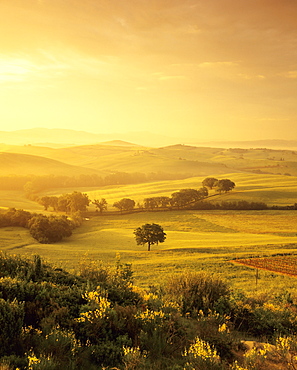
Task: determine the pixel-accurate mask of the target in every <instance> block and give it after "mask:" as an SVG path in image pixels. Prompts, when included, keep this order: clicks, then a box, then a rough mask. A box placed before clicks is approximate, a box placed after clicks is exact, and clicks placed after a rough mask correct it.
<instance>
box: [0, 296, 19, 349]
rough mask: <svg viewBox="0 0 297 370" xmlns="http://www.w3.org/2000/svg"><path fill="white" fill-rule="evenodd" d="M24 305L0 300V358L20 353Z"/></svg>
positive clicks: (15, 301) (14, 301)
mask: <svg viewBox="0 0 297 370" xmlns="http://www.w3.org/2000/svg"><path fill="white" fill-rule="evenodd" d="M23 320H24V304H23V303H19V302H18V301H17V300H13V301H12V302H9V301H5V300H4V299H2V298H1V299H0V327H1V331H0V356H4V355H11V354H18V353H20V341H21V333H22V326H23Z"/></svg>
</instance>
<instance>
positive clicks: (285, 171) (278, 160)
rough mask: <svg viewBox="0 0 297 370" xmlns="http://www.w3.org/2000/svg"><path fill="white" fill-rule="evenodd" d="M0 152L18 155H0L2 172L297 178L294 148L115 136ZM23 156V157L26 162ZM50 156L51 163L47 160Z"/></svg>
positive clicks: (1, 148) (4, 147)
mask: <svg viewBox="0 0 297 370" xmlns="http://www.w3.org/2000/svg"><path fill="white" fill-rule="evenodd" d="M0 152H4V153H6V154H9V153H10V154H11V155H12V154H13V153H15V154H16V153H17V154H18V155H19V156H15V157H14V160H13V161H12V162H11V163H10V164H8V163H9V160H11V158H12V156H11V158H8V157H7V158H5V159H4V157H3V154H2V157H3V160H1V166H2V169H1V167H0V172H1V173H2V174H3V173H8V172H9V171H10V172H11V171H13V173H16V172H18V171H19V172H20V173H24V172H27V173H28V171H29V173H34V171H35V170H36V171H38V168H37V167H38V166H39V167H40V170H39V172H38V173H39V174H41V173H56V172H57V173H61V172H62V173H63V174H65V175H66V174H67V173H75V174H77V173H78V174H80V173H85V174H87V173H97V174H98V175H100V176H105V175H108V174H112V173H116V172H127V173H142V174H143V173H144V174H147V175H150V176H149V177H150V178H154V174H158V178H167V177H166V176H167V175H171V176H170V178H181V177H183V178H185V177H193V176H222V175H224V174H228V173H235V172H242V173H248V172H251V173H258V174H274V175H287V176H290V175H291V176H297V152H296V151H294V150H276V149H265V148H258V149H244V148H228V149H225V148H211V147H197V146H191V145H181V144H178V145H170V146H163V147H159V148H148V147H141V146H138V145H135V144H132V143H129V142H125V141H118V140H115V141H110V142H107V143H100V144H92V145H80V146H71V147H64V148H48V147H41V146H33V145H25V146H24V145H23V146H16V145H15V146H12V145H7V144H0ZM22 155H23V156H22ZM26 156H27V157H26ZM29 156H33V157H34V158H35V160H33V159H32V158H31V159H30V161H29V159H28V158H29ZM24 158H27V161H28V162H26V164H24V161H25V159H24ZM36 158H39V159H38V160H37V159H36ZM42 158H43V160H44V161H45V162H44V163H43V164H42V163H41V162H40V161H41V159H42ZM48 160H53V161H54V162H46V161H48ZM3 161H4V162H3ZM37 163H41V164H40V165H39V164H38V165H37ZM32 166H33V167H32ZM34 166H35V167H36V168H35V167H34ZM63 166H64V167H63ZM65 166H66V167H65ZM67 166H68V167H67ZM69 166H70V167H69ZM32 168H34V171H33V170H32ZM55 169H56V172H55ZM11 173H12V172H11ZM159 175H161V176H159Z"/></svg>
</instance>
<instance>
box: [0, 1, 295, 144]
mask: <svg viewBox="0 0 297 370" xmlns="http://www.w3.org/2000/svg"><path fill="white" fill-rule="evenodd" d="M296 20H297V1H296V0H83V1H82V0H1V1H0V105H1V108H0V130H7V131H9V130H17V129H25V128H33V127H48V128H69V129H75V130H84V131H90V132H95V133H114V132H130V131H149V132H153V133H159V134H167V135H170V136H174V137H177V138H181V137H183V138H184V137H186V138H192V139H196V140H199V141H204V140H205V141H207V140H250V139H296V138H297V21H296Z"/></svg>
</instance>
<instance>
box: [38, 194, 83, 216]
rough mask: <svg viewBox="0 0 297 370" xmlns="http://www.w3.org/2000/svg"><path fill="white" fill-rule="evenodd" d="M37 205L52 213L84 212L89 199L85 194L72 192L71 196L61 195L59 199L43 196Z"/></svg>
mask: <svg viewBox="0 0 297 370" xmlns="http://www.w3.org/2000/svg"><path fill="white" fill-rule="evenodd" d="M39 203H40V204H41V205H42V206H44V209H45V210H47V209H48V208H50V207H51V208H52V209H53V210H54V211H60V212H67V213H74V212H77V211H80V212H85V211H86V210H87V206H88V205H89V204H90V199H89V198H88V195H87V194H83V193H81V192H78V191H74V192H73V193H72V194H63V195H60V196H59V197H55V196H44V197H42V198H40V199H39Z"/></svg>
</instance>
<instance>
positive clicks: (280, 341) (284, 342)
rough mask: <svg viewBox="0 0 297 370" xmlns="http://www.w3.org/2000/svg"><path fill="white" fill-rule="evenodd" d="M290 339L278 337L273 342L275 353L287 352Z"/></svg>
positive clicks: (289, 347)
mask: <svg viewBox="0 0 297 370" xmlns="http://www.w3.org/2000/svg"><path fill="white" fill-rule="evenodd" d="M291 344H292V338H290V337H278V338H277V339H276V341H275V347H276V350H277V351H280V352H282V353H283V352H289V351H290V349H291Z"/></svg>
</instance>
